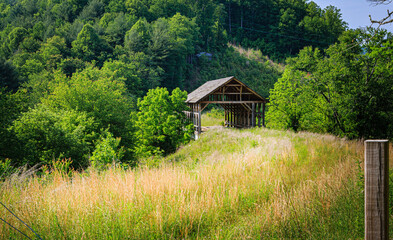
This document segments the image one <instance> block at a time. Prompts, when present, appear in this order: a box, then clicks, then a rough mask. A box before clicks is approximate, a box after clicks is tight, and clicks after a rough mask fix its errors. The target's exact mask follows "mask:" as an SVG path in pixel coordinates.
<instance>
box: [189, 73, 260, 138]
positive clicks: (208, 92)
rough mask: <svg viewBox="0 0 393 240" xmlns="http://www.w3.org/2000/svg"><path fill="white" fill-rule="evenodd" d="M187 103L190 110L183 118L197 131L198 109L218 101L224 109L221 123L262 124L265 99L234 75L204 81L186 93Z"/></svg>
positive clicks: (245, 125)
mask: <svg viewBox="0 0 393 240" xmlns="http://www.w3.org/2000/svg"><path fill="white" fill-rule="evenodd" d="M186 102H187V104H188V106H189V107H190V109H191V111H188V112H186V114H187V117H188V118H189V119H191V120H192V121H193V123H194V126H195V130H196V132H197V133H198V134H199V133H201V130H202V128H201V112H202V110H203V109H205V107H206V106H207V105H209V104H210V103H216V104H219V105H220V106H221V107H222V108H224V110H225V126H226V127H236V128H249V127H255V126H261V124H262V126H265V104H266V103H267V100H266V99H264V98H263V97H262V96H261V95H259V94H258V93H256V92H255V91H253V90H252V89H251V88H249V87H247V86H246V85H245V84H244V83H242V82H240V81H239V80H238V79H236V78H235V77H227V78H222V79H217V80H213V81H208V82H206V83H205V84H203V85H202V86H200V87H199V88H197V89H196V90H195V91H193V92H191V93H190V94H188V98H187V101H186Z"/></svg>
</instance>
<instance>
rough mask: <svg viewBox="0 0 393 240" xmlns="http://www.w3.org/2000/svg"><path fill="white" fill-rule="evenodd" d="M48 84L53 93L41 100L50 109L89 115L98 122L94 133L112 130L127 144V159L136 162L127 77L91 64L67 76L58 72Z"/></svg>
mask: <svg viewBox="0 0 393 240" xmlns="http://www.w3.org/2000/svg"><path fill="white" fill-rule="evenodd" d="M53 82H54V83H53V84H52V85H51V86H49V88H50V95H48V96H47V97H45V98H43V99H42V102H43V103H44V104H45V105H47V106H49V107H50V108H51V109H61V110H65V111H71V110H74V111H78V112H84V113H86V114H87V117H89V118H93V119H94V122H95V124H96V125H95V126H96V128H95V132H101V130H102V129H107V128H108V129H109V131H110V132H111V133H113V135H114V136H115V137H116V138H117V137H120V138H121V146H125V150H126V155H125V158H126V159H127V160H129V161H133V156H132V149H133V144H134V139H133V126H132V125H133V124H132V122H130V118H129V116H130V114H131V112H132V109H133V108H134V102H133V100H132V99H131V98H130V97H129V95H128V94H127V88H126V85H125V83H124V79H122V78H117V77H116V76H114V72H112V71H109V70H108V69H103V70H100V69H98V68H95V67H92V66H89V67H87V68H86V69H84V70H83V71H81V72H77V73H75V74H73V75H72V77H70V78H68V77H66V76H65V75H63V74H58V75H57V76H56V78H55V79H54V80H53Z"/></svg>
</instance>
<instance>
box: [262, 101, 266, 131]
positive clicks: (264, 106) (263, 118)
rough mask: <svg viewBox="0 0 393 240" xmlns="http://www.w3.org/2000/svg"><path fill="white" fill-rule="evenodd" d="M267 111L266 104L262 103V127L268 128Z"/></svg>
mask: <svg viewBox="0 0 393 240" xmlns="http://www.w3.org/2000/svg"><path fill="white" fill-rule="evenodd" d="M265 110H266V103H262V126H263V127H266V124H265Z"/></svg>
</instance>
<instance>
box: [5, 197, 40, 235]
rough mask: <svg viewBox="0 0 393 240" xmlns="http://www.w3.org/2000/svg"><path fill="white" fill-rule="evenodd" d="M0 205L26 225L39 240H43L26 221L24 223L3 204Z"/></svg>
mask: <svg viewBox="0 0 393 240" xmlns="http://www.w3.org/2000/svg"><path fill="white" fill-rule="evenodd" d="M0 204H1V205H2V206H3V207H4V208H5V209H7V210H8V212H10V213H11V214H12V215H14V217H16V218H17V219H18V220H19V221H21V222H22V223H23V224H24V225H26V227H28V228H29V229H30V230H31V231H32V232H33V233H34V234H35V235H36V236H37V237H38V238H39V239H41V240H42V238H41V237H40V235H38V234H37V233H36V232H35V231H34V230H33V229H32V228H31V227H30V226H29V225H27V224H26V223H25V222H24V221H22V219H20V218H19V217H18V216H16V215H15V214H14V213H13V212H12V211H11V210H10V209H8V208H7V207H6V206H5V205H4V204H3V203H2V202H0Z"/></svg>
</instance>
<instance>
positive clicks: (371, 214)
mask: <svg viewBox="0 0 393 240" xmlns="http://www.w3.org/2000/svg"><path fill="white" fill-rule="evenodd" d="M364 145H365V154H364V155H365V164H364V166H365V167H364V171H365V174H364V175H365V209H364V210H365V240H372V239H382V240H387V239H389V229H388V226H389V224H388V220H389V206H388V198H389V193H388V190H389V141H388V140H366V141H365V143H364Z"/></svg>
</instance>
